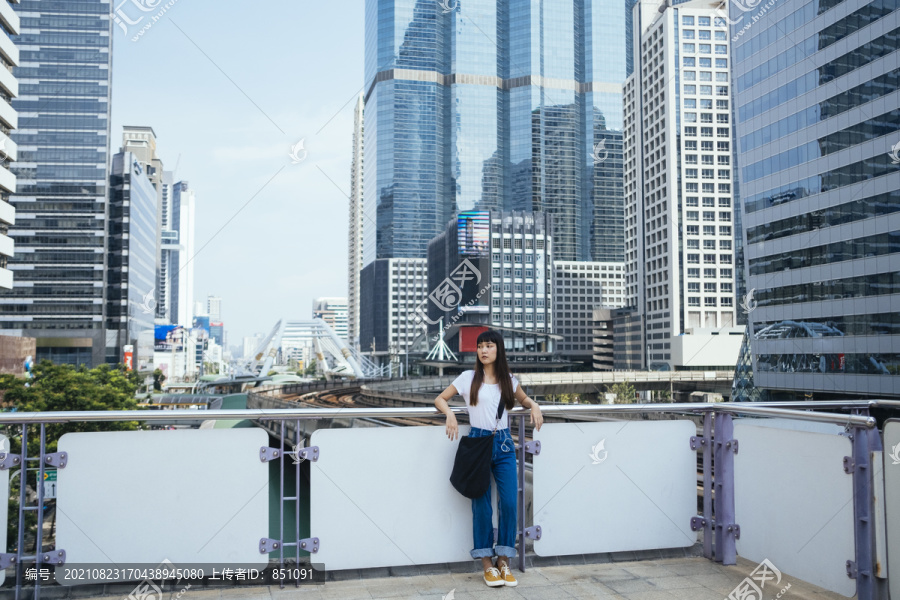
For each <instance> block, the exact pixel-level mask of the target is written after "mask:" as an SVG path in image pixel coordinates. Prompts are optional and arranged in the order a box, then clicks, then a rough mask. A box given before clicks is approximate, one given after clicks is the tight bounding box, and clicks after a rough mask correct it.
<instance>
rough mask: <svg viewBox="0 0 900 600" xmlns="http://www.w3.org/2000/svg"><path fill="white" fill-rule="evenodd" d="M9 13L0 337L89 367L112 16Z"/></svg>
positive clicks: (99, 269) (75, 6)
mask: <svg viewBox="0 0 900 600" xmlns="http://www.w3.org/2000/svg"><path fill="white" fill-rule="evenodd" d="M0 6H2V7H3V8H2V10H3V11H4V12H8V8H9V6H8V5H7V3H6V2H2V3H0ZM16 11H17V14H18V18H19V19H21V31H22V34H21V35H19V36H17V37H16V39H15V42H16V44H17V45H18V46H19V47H20V49H21V50H20V56H19V58H20V62H19V66H18V67H17V68H15V70H14V72H15V75H16V76H17V78H18V80H19V97H18V98H17V99H15V100H13V107H14V108H15V109H16V110H17V111H18V112H19V114H20V115H21V118H20V119H19V129H18V130H17V131H15V132H14V133H13V134H12V139H13V141H14V142H15V143H16V144H17V146H18V162H17V163H16V165H15V167H14V168H13V171H14V172H15V173H16V175H17V179H18V181H17V190H16V194H15V195H14V196H13V197H12V198H11V204H12V205H13V206H14V207H15V208H16V213H17V214H16V225H15V226H12V227H10V229H9V235H10V237H12V238H13V239H14V240H15V242H16V252H15V256H14V257H13V258H11V259H9V261H8V265H9V267H10V268H11V270H13V271H15V282H14V287H13V289H12V291H11V292H5V291H0V315H2V316H0V328H2V329H4V330H7V331H8V332H11V333H13V334H15V335H26V336H29V337H35V338H37V340H36V342H37V357H36V358H38V359H42V358H49V359H52V360H54V361H55V362H64V363H80V364H87V365H97V364H101V363H103V362H104V359H105V349H106V335H105V331H104V327H105V325H106V323H105V320H106V315H105V306H106V286H105V285H104V281H105V273H104V271H105V267H106V255H107V253H106V246H107V244H106V228H107V185H108V182H109V156H108V147H109V99H110V76H111V69H110V65H111V56H110V27H111V25H110V23H111V20H110V13H111V12H112V8H111V5H110V2H108V1H104V0H95V1H93V2H49V1H29V2H23V3H21V4H19V5H18V6H17V9H16ZM7 17H9V15H7ZM5 20H6V22H7V23H12V24H14V23H15V22H16V19H15V17H9V18H6V19H5ZM7 31H9V30H7ZM0 105H2V103H0Z"/></svg>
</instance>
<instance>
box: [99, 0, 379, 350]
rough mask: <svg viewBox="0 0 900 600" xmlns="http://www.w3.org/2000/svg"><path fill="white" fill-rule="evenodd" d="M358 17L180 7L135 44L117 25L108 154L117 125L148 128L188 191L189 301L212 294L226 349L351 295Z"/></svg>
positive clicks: (345, 10) (336, 10) (344, 0)
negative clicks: (192, 212) (217, 300)
mask: <svg viewBox="0 0 900 600" xmlns="http://www.w3.org/2000/svg"><path fill="white" fill-rule="evenodd" d="M144 1H145V5H151V6H152V5H153V4H155V2H153V1H150V2H147V0H144ZM129 4H130V3H129ZM115 5H116V6H118V5H119V0H115ZM164 5H165V2H163V3H162V4H161V5H160V9H161V8H162V7H163V6H164ZM123 10H127V11H128V14H129V15H130V16H131V15H133V16H132V18H133V19H134V18H136V16H137V15H140V14H141V13H140V12H139V11H137V10H136V9H133V8H129V5H124V6H123ZM363 13H364V4H363V2H362V0H339V1H337V2H311V1H308V0H268V1H266V2H262V3H247V2H212V1H209V0H205V1H204V0H177V1H176V2H175V4H174V5H173V6H172V7H171V8H169V9H168V10H167V12H166V13H165V14H164V15H163V16H162V18H160V19H159V20H158V21H157V22H156V23H154V24H153V25H152V27H151V28H150V29H148V30H146V31H145V32H144V34H143V35H142V36H141V37H140V38H139V39H138V40H137V41H132V37H133V36H132V35H128V36H126V35H125V34H124V33H123V32H122V31H121V30H120V29H118V28H115V29H114V32H113V91H112V134H111V135H112V138H111V150H112V152H117V151H118V150H119V146H120V145H121V140H122V126H123V125H148V126H150V127H153V129H154V131H155V132H156V136H157V144H158V152H159V154H160V157H161V158H162V160H163V164H164V168H165V169H166V170H173V169H174V168H175V165H176V162H177V163H178V171H177V173H176V180H187V181H188V182H189V183H190V187H191V188H192V189H193V190H195V192H196V198H197V205H196V206H197V208H196V211H197V212H196V219H197V228H196V249H197V252H196V258H195V259H194V260H195V269H196V271H195V272H196V277H195V282H194V298H195V300H201V301H202V302H203V303H204V306H205V303H206V296H207V295H208V294H213V295H217V296H221V297H222V313H223V319H224V321H225V329H226V331H227V332H228V343H229V345H235V344H240V343H241V338H242V337H243V336H245V335H250V334H251V333H253V332H257V331H260V332H266V333H268V331H269V330H270V329H271V328H272V326H273V325H274V324H275V322H276V321H277V320H278V319H279V318H285V319H305V318H310V316H311V310H312V300H313V299H314V298H316V297H319V296H346V295H347V215H348V213H347V209H348V200H347V196H346V194H349V191H350V183H349V182H350V158H351V142H352V130H353V106H354V104H355V100H356V96H357V95H358V93H359V92H360V91H361V88H362V85H363V16H364V14H363ZM148 14H150V15H153V14H156V12H151V13H148ZM148 21H149V19H148V18H145V19H144V23H146V22H148ZM142 24H143V23H142ZM138 28H139V26H132V28H131V30H132V31H134V32H136V31H137V30H138ZM301 139H302V140H304V147H305V149H306V150H307V151H308V154H307V155H306V158H305V159H304V160H303V161H302V162H300V163H298V164H292V160H291V158H290V156H289V153H290V151H291V147H292V146H293V145H294V144H296V143H297V142H298V141H300V140H301ZM179 157H180V162H179ZM332 180H333V182H332ZM248 202H249V204H248ZM245 205H246V206H245ZM229 221H230V222H229Z"/></svg>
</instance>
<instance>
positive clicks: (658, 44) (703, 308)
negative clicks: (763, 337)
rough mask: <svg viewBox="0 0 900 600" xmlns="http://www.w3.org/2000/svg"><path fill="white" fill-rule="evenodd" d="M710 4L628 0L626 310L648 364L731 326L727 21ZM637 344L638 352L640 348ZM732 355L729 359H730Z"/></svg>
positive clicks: (671, 360)
mask: <svg viewBox="0 0 900 600" xmlns="http://www.w3.org/2000/svg"><path fill="white" fill-rule="evenodd" d="M717 6H718V3H717V2H715V1H709V0H693V1H690V2H684V3H680V4H677V5H674V6H668V5H667V4H666V3H665V2H662V3H661V2H660V1H659V0H642V1H641V2H638V3H637V4H636V5H635V7H634V14H633V17H634V18H633V23H634V36H633V39H634V72H633V73H632V75H631V76H629V78H628V80H627V81H626V82H625V227H626V243H625V256H626V269H627V279H626V286H627V294H628V300H627V304H628V306H632V307H635V308H636V310H637V312H638V313H639V314H641V315H642V319H639V320H638V322H641V321H642V322H643V325H644V330H643V336H642V337H643V339H641V340H635V341H636V342H637V343H639V344H641V348H640V350H641V353H642V354H644V357H645V363H644V364H645V366H646V364H647V363H646V361H647V360H649V366H650V368H677V367H678V366H679V365H677V364H676V362H677V359H676V353H675V352H673V347H672V346H673V343H674V340H675V338H678V336H681V335H682V334H684V333H688V332H698V331H699V330H701V329H713V330H719V329H722V328H730V327H732V326H734V325H735V321H736V319H735V306H734V305H735V302H734V297H735V289H734V285H735V272H734V269H735V260H734V252H735V248H734V240H735V229H734V214H733V211H734V206H733V199H734V195H733V192H734V191H735V190H734V182H733V171H732V165H731V159H732V148H731V140H732V128H731V122H730V121H731V106H730V102H729V100H730V97H731V96H730V83H729V65H728V61H729V41H728V26H727V23H726V21H725V19H724V18H721V16H717V12H716V8H717ZM644 349H646V352H644ZM736 358H737V356H736V355H735V359H736Z"/></svg>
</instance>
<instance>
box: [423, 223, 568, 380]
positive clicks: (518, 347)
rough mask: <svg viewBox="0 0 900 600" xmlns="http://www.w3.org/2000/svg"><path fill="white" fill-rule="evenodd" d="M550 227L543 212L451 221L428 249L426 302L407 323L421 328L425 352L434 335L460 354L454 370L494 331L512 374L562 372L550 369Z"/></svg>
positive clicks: (554, 338)
mask: <svg viewBox="0 0 900 600" xmlns="http://www.w3.org/2000/svg"><path fill="white" fill-rule="evenodd" d="M552 225H553V221H552V219H551V217H550V216H549V215H548V214H547V213H543V212H524V211H466V212H462V213H460V214H459V215H457V217H456V218H454V219H452V220H451V221H450V222H449V223H448V224H447V226H446V228H445V230H444V232H443V233H442V234H441V235H439V236H437V237H435V238H434V239H433V240H432V241H431V243H430V244H429V245H428V289H429V294H428V299H427V302H425V303H424V304H425V306H424V308H425V310H424V311H422V312H419V311H417V315H413V316H414V317H416V316H417V317H418V318H416V319H412V322H416V321H427V324H428V332H429V340H430V341H429V346H433V342H434V341H435V340H436V338H437V336H438V335H440V336H441V337H442V338H443V340H444V342H445V343H446V344H447V345H448V346H449V348H451V349H452V350H453V352H460V353H461V354H460V355H459V356H458V357H457V358H458V359H459V361H458V364H459V365H464V364H471V363H472V360H473V359H474V357H473V354H466V353H474V352H475V349H476V346H475V341H476V339H477V337H478V334H479V333H481V331H483V330H485V329H487V328H488V327H492V328H494V329H497V330H499V331H501V332H502V333H503V338H504V342H505V346H506V353H507V358H508V360H509V361H510V362H512V363H517V364H518V366H516V368H517V369H520V368H526V369H527V368H529V367H530V368H538V369H540V368H551V367H556V366H560V365H555V364H552V363H553V362H554V352H555V350H556V346H555V342H556V341H557V340H558V339H559V337H558V336H556V335H554V317H553V315H554V314H555V313H554V311H555V304H554V303H555V300H556V298H555V293H554V288H553V264H554V259H553V257H554V251H555V242H554V239H553V233H552V231H553V227H552ZM441 319H443V326H444V330H443V331H441V330H440V326H441ZM528 363H533V364H532V365H529V364H528Z"/></svg>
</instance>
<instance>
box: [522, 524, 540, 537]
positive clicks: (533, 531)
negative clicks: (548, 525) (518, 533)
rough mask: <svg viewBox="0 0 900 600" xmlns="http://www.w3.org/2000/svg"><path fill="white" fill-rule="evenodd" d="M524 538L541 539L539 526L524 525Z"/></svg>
mask: <svg viewBox="0 0 900 600" xmlns="http://www.w3.org/2000/svg"><path fill="white" fill-rule="evenodd" d="M525 539H529V540H539V539H541V526H540V525H535V526H534V527H526V528H525Z"/></svg>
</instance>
